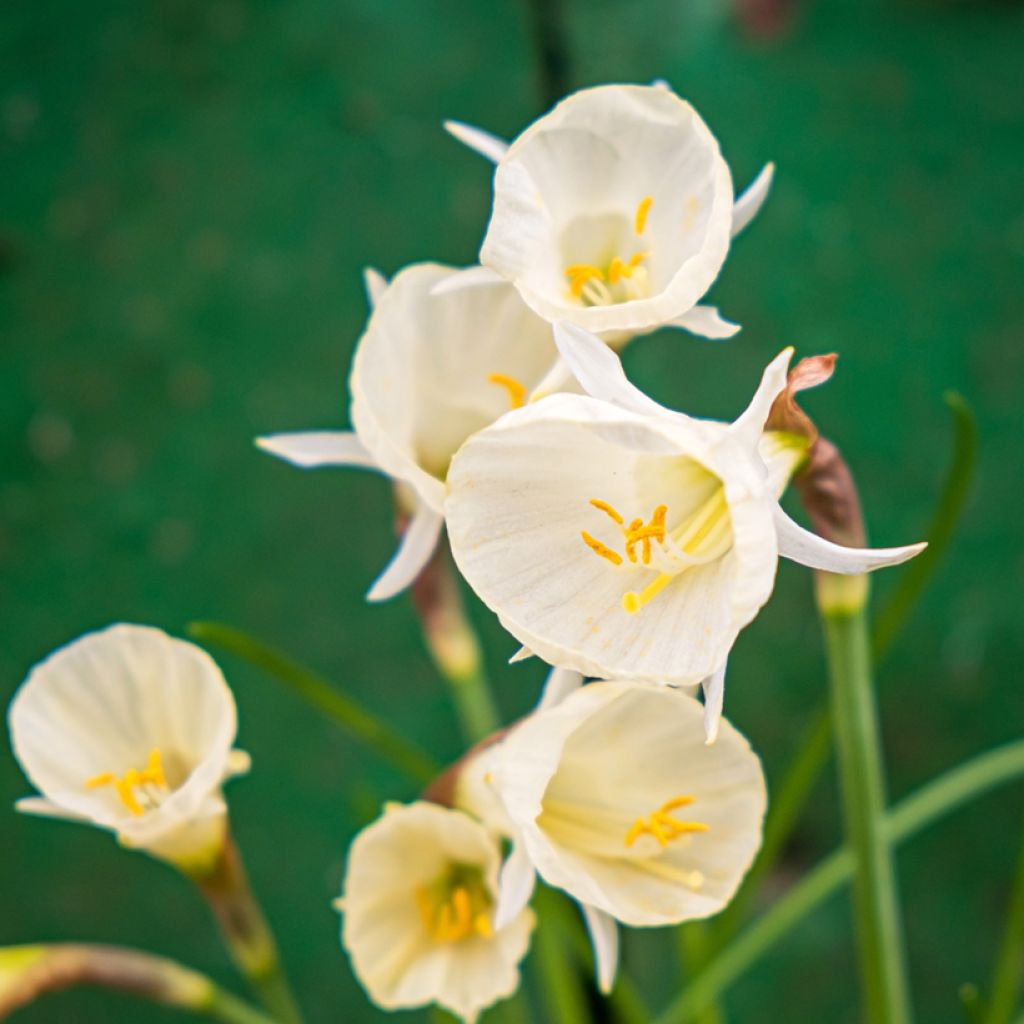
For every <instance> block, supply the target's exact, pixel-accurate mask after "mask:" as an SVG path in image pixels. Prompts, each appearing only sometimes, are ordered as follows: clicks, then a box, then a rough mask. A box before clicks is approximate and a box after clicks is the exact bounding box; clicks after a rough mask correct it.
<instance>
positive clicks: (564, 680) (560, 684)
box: [537, 668, 583, 711]
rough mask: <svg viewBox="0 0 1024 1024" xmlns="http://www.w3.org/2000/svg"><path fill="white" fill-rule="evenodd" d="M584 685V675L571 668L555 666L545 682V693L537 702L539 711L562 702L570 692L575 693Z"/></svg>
mask: <svg viewBox="0 0 1024 1024" xmlns="http://www.w3.org/2000/svg"><path fill="white" fill-rule="evenodd" d="M582 685H583V676H582V675H581V674H580V673H579V672H574V671H573V670H572V669H571V668H553V669H552V670H551V673H550V675H549V676H548V678H547V682H546V683H545V684H544V693H543V694H542V695H541V698H540V702H539V703H538V704H537V710H538V711H546V710H547V709H548V708H553V707H556V706H557V705H559V704H561V703H562V701H563V700H565V698H566V697H568V696H569V694H570V693H575V692H576V691H577V690H578V689H579V688H580V687H581V686H582Z"/></svg>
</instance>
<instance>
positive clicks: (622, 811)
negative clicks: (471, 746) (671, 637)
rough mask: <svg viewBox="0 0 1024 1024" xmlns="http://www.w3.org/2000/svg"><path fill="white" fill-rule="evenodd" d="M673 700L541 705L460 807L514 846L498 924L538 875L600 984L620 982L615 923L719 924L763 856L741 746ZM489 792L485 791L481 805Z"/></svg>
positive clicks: (619, 691)
mask: <svg viewBox="0 0 1024 1024" xmlns="http://www.w3.org/2000/svg"><path fill="white" fill-rule="evenodd" d="M702 721H703V711H702V708H701V705H700V703H699V702H698V701H696V700H695V699H694V698H693V697H690V696H688V695H687V694H685V693H683V692H682V691H680V690H677V689H674V688H672V687H663V686H655V685H651V684H645V683H643V682H638V681H635V680H629V681H614V682H598V683H591V684H589V685H587V686H583V687H581V688H577V689H575V690H574V691H572V692H569V694H568V696H566V697H565V698H564V699H563V700H562V701H561V702H560V703H558V704H555V705H550V704H544V703H542V705H541V707H539V708H538V709H537V710H536V711H535V712H534V713H533V714H531V715H529V716H528V717H527V718H525V719H523V721H522V722H520V723H519V724H518V725H517V726H515V727H514V728H513V729H512V730H511V732H509V734H508V735H507V736H506V737H505V738H504V739H502V740H501V741H500V742H499V743H498V744H496V745H495V746H494V747H493V748H488V749H485V750H484V751H483V752H482V753H481V755H480V756H479V758H478V759H474V760H471V761H470V762H469V764H467V766H466V767H465V768H464V770H463V778H461V779H460V783H459V787H458V790H457V800H458V801H459V804H460V806H465V807H466V809H467V810H470V811H472V812H473V813H478V814H479V813H483V814H485V815H487V816H489V817H490V818H491V820H492V821H496V819H495V818H494V817H493V813H494V812H493V810H492V808H493V806H494V805H495V804H500V805H501V807H502V809H503V814H504V819H503V820H502V821H501V822H500V823H499V822H496V823H498V824H500V826H501V827H502V830H503V831H504V832H505V834H506V835H508V836H509V837H510V838H511V839H512V841H513V852H512V855H511V856H510V858H509V860H508V862H507V863H506V866H505V868H504V869H503V872H502V893H501V900H500V909H499V912H498V923H500V922H501V920H502V919H503V917H505V916H507V915H514V914H516V913H518V912H519V910H520V908H521V907H522V906H524V905H525V902H526V900H527V899H529V895H530V891H531V889H532V886H533V876H534V873H535V872H536V873H539V874H540V876H541V877H542V878H543V879H544V881H546V882H547V883H548V884H549V885H553V886H556V887H558V888H560V889H564V890H565V891H566V892H568V893H569V894H570V895H571V896H572V897H574V898H575V899H577V900H579V901H580V903H581V904H582V905H583V907H584V909H585V917H586V919H587V923H588V925H589V926H590V929H591V934H592V936H593V938H594V944H595V951H596V954H597V956H596V959H597V962H598V965H599V980H600V983H601V986H602V988H604V989H605V990H607V989H608V988H610V986H611V981H612V979H613V977H614V973H615V957H616V952H617V943H616V941H615V928H614V921H620V922H622V923H624V924H629V925H640V926H649V925H667V924H674V923H677V922H680V921H686V920H689V919H692V918H702V917H707V916H709V915H711V914H714V913H717V912H718V911H719V910H721V909H722V907H724V906H725V905H726V903H728V902H729V900H730V899H731V897H732V895H733V893H734V892H735V891H736V888H737V886H738V885H739V883H740V881H741V879H742V878H743V876H744V874H745V873H746V871H747V869H748V867H749V866H750V864H751V862H752V860H753V858H754V855H755V853H756V852H757V850H758V848H759V846H760V844H761V823H762V818H763V817H764V811H765V800H766V797H765V784H764V776H763V774H762V771H761V764H760V762H759V760H758V758H757V757H756V755H755V754H754V753H753V752H752V751H751V749H750V746H749V744H748V743H747V741H746V740H745V739H744V738H743V737H742V736H741V735H740V734H739V733H738V732H737V731H736V730H735V729H733V728H732V726H730V725H729V724H728V723H723V724H722V730H721V735H720V736H719V740H718V742H717V743H716V744H715V745H714V746H712V747H709V746H707V745H705V743H704V731H703V726H702ZM488 791H490V792H489V793H488Z"/></svg>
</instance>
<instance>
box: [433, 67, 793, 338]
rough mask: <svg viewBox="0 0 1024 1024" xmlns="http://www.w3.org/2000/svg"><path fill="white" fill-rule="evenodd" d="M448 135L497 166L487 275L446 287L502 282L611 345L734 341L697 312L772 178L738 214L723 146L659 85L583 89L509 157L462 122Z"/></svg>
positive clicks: (484, 254) (765, 177)
mask: <svg viewBox="0 0 1024 1024" xmlns="http://www.w3.org/2000/svg"><path fill="white" fill-rule="evenodd" d="M445 127H446V128H447V130H448V131H449V132H451V134H452V135H454V136H455V137H456V138H457V139H459V140H460V141H461V142H463V143H465V144H466V145H467V146H469V147H470V148H472V149H474V150H476V151H477V152H479V153H481V154H482V155H483V156H485V157H487V158H488V159H490V160H493V161H494V162H495V163H496V164H497V170H496V172H495V176H494V207H493V212H492V215H491V221H490V224H489V226H488V228H487V234H486V237H485V239H484V243H483V247H482V248H481V250H480V263H481V264H482V266H481V267H480V268H471V269H469V270H467V271H465V272H464V273H463V275H461V276H460V277H459V278H456V279H453V281H451V282H447V283H446V284H445V285H444V287H445V288H454V287H456V286H458V285H467V286H468V285H476V284H480V283H483V282H485V281H487V280H489V279H491V280H493V279H494V278H495V277H498V278H504V279H507V280H509V281H511V282H512V283H513V284H514V285H515V286H516V288H518V289H519V292H520V294H521V295H522V296H523V299H524V300H525V302H526V303H527V305H529V306H530V307H531V308H532V309H534V310H535V311H536V312H537V313H538V314H539V315H540V316H542V317H544V318H545V319H546V320H551V321H556V320H567V321H570V322H572V323H576V324H579V325H580V326H582V327H585V328H587V329H588V330H590V331H593V332H595V333H598V334H601V335H602V336H603V337H604V338H605V340H606V341H609V342H619V341H621V340H625V339H626V338H628V337H631V336H633V335H636V334H641V333H646V332H648V331H653V330H655V329H657V328H659V327H666V326H674V327H682V328H685V329H686V330H689V331H691V332H692V333H694V334H700V335H703V336H705V337H709V338H725V337H729V336H730V335H732V334H734V333H735V332H736V331H738V330H739V327H737V326H736V325H735V324H732V323H729V322H728V321H727V320H725V319H723V318H722V317H721V316H720V315H719V314H718V311H717V310H716V309H715V308H714V307H711V306H701V305H698V304H697V303H698V302H699V300H700V299H701V297H702V296H703V295H704V294H705V292H707V290H708V289H709V288H710V287H711V284H712V283H713V282H714V280H715V278H716V277H717V276H718V272H719V270H720V269H721V267H722V264H723V262H724V261H725V257H726V254H727V253H728V250H729V242H730V239H731V237H732V236H734V235H736V234H738V233H739V232H740V231H741V230H743V228H744V227H745V226H746V225H747V224H748V223H749V222H750V220H751V219H752V218H753V217H754V215H755V214H756V213H757V211H758V210H759V209H760V207H761V204H762V203H763V202H764V200H765V198H766V196H767V194H768V190H769V188H770V186H771V179H772V174H773V168H772V165H771V164H769V165H768V166H766V167H765V168H764V170H763V171H762V172H761V174H760V175H759V176H758V178H757V179H756V180H755V181H754V183H753V184H752V185H751V186H750V188H749V189H748V190H747V192H745V193H744V194H743V195H742V196H741V197H740V198H739V199H738V200H736V201H735V202H734V201H733V186H732V178H731V175H730V173H729V167H728V165H727V164H726V162H725V160H724V159H723V158H722V155H721V153H720V151H719V147H718V142H717V141H716V139H715V137H714V136H713V135H712V134H711V132H710V130H709V129H708V127H707V125H705V123H704V122H703V121H702V120H701V118H700V117H699V115H698V114H697V112H696V111H695V110H694V109H693V107H691V106H690V104H688V103H686V102H685V101H684V100H682V99H680V98H679V97H678V96H677V95H676V94H675V93H674V92H672V91H671V90H670V89H669V88H668V87H667V86H665V85H651V86H641V85H606V86H599V87H597V88H592V89H583V90H581V91H579V92H576V93H573V94H572V95H570V96H569V97H567V98H566V99H564V100H563V101H562V102H561V103H559V104H558V105H557V106H555V107H554V109H553V110H551V111H550V112H549V113H547V114H545V115H544V116H543V117H541V118H540V119H539V120H537V121H535V122H534V123H533V124H532V125H530V127H529V128H527V129H526V131H525V132H523V133H522V134H521V135H520V136H519V137H518V138H516V139H515V140H514V141H513V142H512V143H511V145H509V144H506V143H505V142H504V141H503V140H501V139H499V138H497V137H496V136H494V135H491V134H490V133H489V132H485V131H483V130H481V129H479V128H473V127H471V126H469V125H465V124H462V123H460V122H457V121H448V122H446V123H445Z"/></svg>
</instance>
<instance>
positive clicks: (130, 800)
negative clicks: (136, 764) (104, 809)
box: [114, 768, 143, 818]
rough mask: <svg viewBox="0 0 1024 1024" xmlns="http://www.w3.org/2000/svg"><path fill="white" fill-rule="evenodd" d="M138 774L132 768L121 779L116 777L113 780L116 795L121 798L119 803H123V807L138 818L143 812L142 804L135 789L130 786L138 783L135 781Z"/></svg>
mask: <svg viewBox="0 0 1024 1024" xmlns="http://www.w3.org/2000/svg"><path fill="white" fill-rule="evenodd" d="M138 774H139V773H138V772H137V771H135V769H134V768H133V769H132V770H131V771H129V772H128V774H127V775H125V777H124V778H123V779H116V780H115V781H114V789H115V790H116V791H117V795H118V796H119V797H120V798H121V803H123V804H124V805H125V807H127V808H128V810H129V811H131V813H132V814H134V815H135V817H137V818H140V817H142V814H143V810H142V804H140V803H139V801H138V799H137V798H136V796H135V791H134V789H133V788H132V787H133V786H136V785H138V783H137V781H136V780H137V777H138Z"/></svg>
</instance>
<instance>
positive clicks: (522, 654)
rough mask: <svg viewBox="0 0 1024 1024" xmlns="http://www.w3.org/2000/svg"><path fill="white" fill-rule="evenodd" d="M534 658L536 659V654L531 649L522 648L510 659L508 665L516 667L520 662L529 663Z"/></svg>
mask: <svg viewBox="0 0 1024 1024" xmlns="http://www.w3.org/2000/svg"><path fill="white" fill-rule="evenodd" d="M532 657H534V653H533V651H531V650H530V648H529V647H520V648H519V650H518V651H516V653H515V654H513V655H512V657H511V658H509V659H508V663H509V664H510V665H515V664H516V663H517V662H520V661H528V660H529V659H530V658H532Z"/></svg>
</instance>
